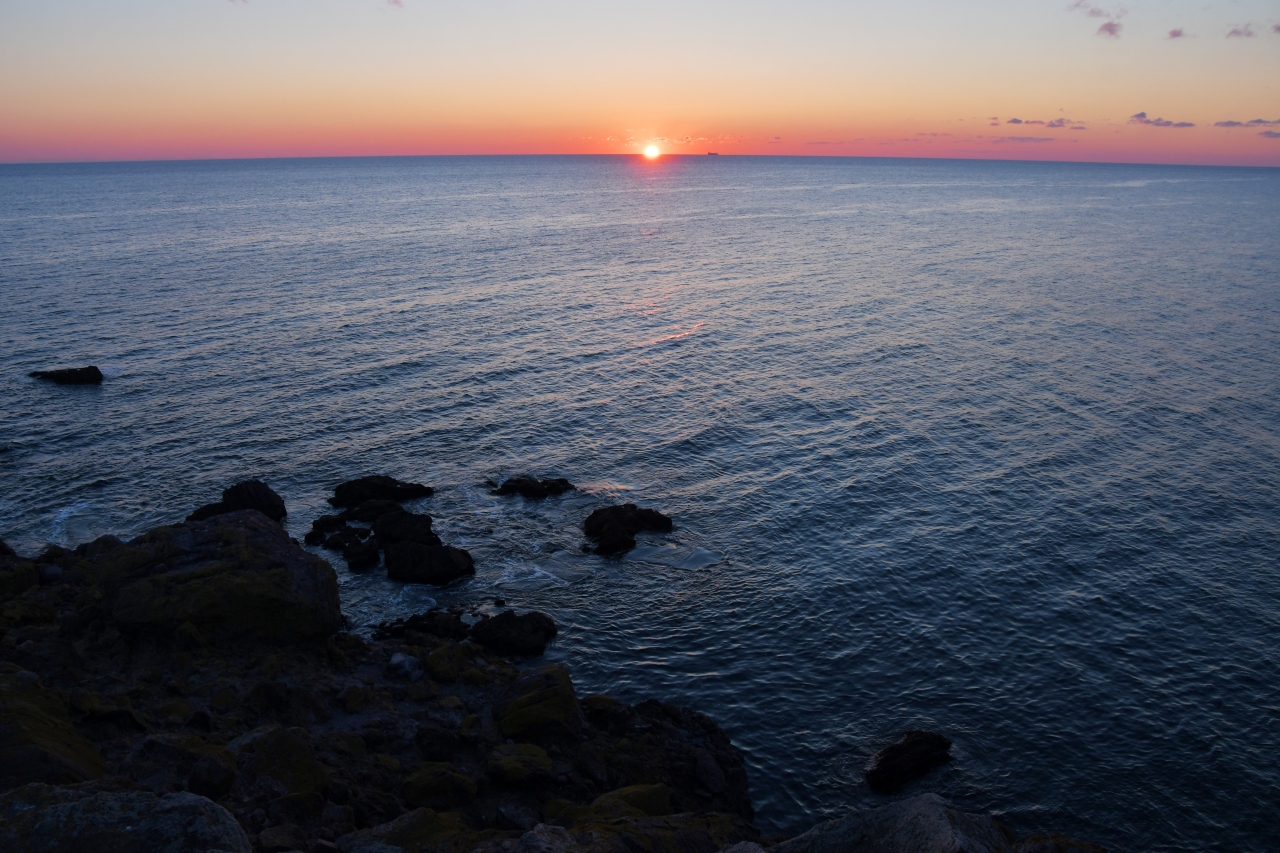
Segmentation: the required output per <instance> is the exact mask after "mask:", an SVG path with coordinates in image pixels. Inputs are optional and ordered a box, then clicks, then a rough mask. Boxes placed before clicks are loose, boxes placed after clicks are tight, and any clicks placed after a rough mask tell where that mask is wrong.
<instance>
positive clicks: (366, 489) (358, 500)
mask: <svg viewBox="0 0 1280 853" xmlns="http://www.w3.org/2000/svg"><path fill="white" fill-rule="evenodd" d="M434 491H435V490H434V489H432V488H431V487H430V486H424V485H421V484H420V483H402V482H401V481H399V480H396V479H393V478H391V477H386V476H383V475H380V474H375V475H373V476H371V477H360V478H359V479H356V480H348V481H347V482H345V483H340V484H338V486H337V487H336V488H335V489H334V490H333V497H331V498H329V503H331V504H333V505H334V506H358V505H359V504H362V503H364V502H365V501H371V500H388V501H411V500H414V499H415V498H425V497H430V496H431V495H432V494H433V493H434Z"/></svg>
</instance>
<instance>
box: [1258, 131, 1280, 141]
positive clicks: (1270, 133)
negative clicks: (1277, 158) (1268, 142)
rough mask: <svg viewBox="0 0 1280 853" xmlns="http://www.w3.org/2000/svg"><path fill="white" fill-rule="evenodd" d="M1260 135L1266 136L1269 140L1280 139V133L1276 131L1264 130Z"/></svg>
mask: <svg viewBox="0 0 1280 853" xmlns="http://www.w3.org/2000/svg"><path fill="white" fill-rule="evenodd" d="M1258 135H1259V136H1265V137H1266V138H1267V139H1280V133H1276V132H1275V131H1274V130H1264V131H1262V133H1259V134H1258Z"/></svg>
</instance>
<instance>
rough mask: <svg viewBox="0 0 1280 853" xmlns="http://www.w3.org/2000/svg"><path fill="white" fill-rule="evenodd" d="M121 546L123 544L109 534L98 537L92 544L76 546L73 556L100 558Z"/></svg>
mask: <svg viewBox="0 0 1280 853" xmlns="http://www.w3.org/2000/svg"><path fill="white" fill-rule="evenodd" d="M123 544H124V542H122V541H121V540H120V539H118V538H117V537H115V536H111V535H109V534H108V535H107V536H99V537H98V538H97V539H95V540H93V541H92V542H86V543H84V544H83V545H80V546H78V547H77V548H76V550H75V555H76V556H77V557H101V556H102V555H103V554H106V553H107V552H109V551H114V550H115V549H117V548H119V547H120V546H121V545H123Z"/></svg>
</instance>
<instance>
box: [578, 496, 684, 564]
mask: <svg viewBox="0 0 1280 853" xmlns="http://www.w3.org/2000/svg"><path fill="white" fill-rule="evenodd" d="M582 530H583V532H585V533H586V534H587V536H588V537H589V538H591V539H594V540H596V547H595V552H596V553H597V554H605V555H609V554H623V553H626V552H627V551H630V550H631V549H632V548H634V547H636V534H637V533H640V532H642V531H645V530H652V531H656V532H659V533H669V532H670V531H671V519H670V518H668V517H667V516H665V515H663V514H662V513H660V512H658V511H657V510H655V509H641V508H640V507H637V506H636V505H635V504H622V505H620V506H607V507H601V508H600V509H597V510H595V511H594V512H592V513H591V514H590V515H588V516H587V520H586V521H584V522H583V523H582Z"/></svg>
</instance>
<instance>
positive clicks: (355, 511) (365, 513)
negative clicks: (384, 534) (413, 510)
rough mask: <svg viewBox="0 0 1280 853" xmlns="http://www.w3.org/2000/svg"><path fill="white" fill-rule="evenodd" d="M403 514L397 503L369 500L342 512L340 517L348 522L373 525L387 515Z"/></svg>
mask: <svg viewBox="0 0 1280 853" xmlns="http://www.w3.org/2000/svg"><path fill="white" fill-rule="evenodd" d="M394 512H404V507H402V506H400V504H399V502H398V501H388V500H382V499H377V500H371V501H364V502H363V503H360V504H358V505H357V506H353V507H351V508H349V509H344V510H343V511H342V517H343V518H345V519H347V520H348V521H363V522H364V523H365V524H373V523H374V522H375V521H377V520H378V519H379V518H382V516H384V515H387V514H388V513H394Z"/></svg>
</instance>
